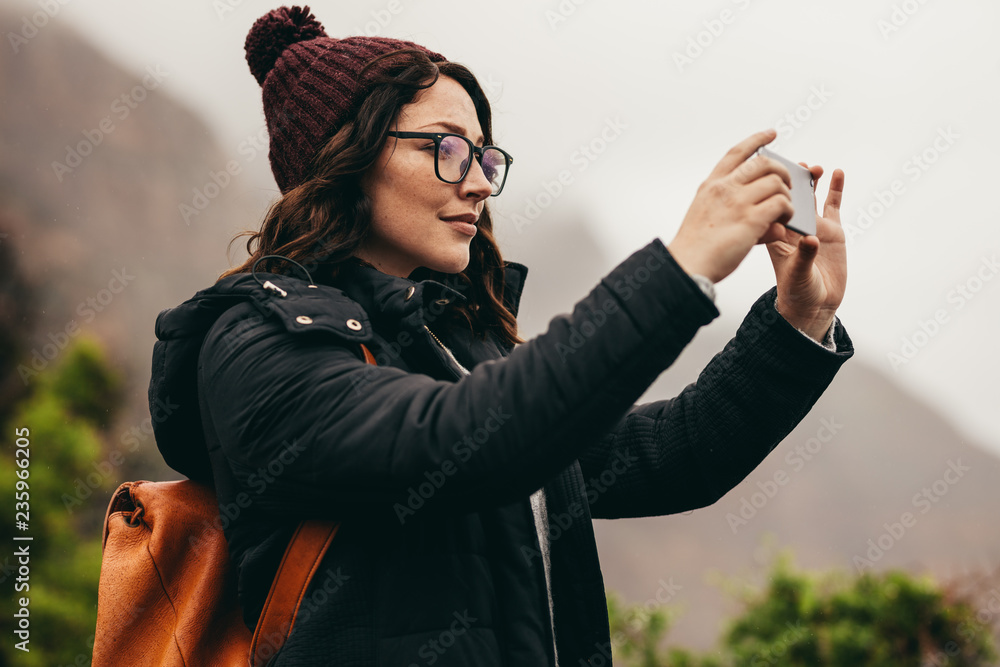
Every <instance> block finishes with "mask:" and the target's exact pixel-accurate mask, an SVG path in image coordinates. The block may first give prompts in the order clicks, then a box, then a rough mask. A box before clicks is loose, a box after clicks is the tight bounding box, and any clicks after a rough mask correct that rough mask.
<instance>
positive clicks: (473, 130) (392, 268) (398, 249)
mask: <svg viewBox="0 0 1000 667" xmlns="http://www.w3.org/2000/svg"><path fill="white" fill-rule="evenodd" d="M392 129H393V130H396V131H398V132H452V133H455V134H461V135H463V136H465V137H467V138H468V139H470V140H472V143H474V144H475V145H476V146H482V145H483V131H482V128H481V127H480V125H479V118H478V117H477V116H476V107H475V106H474V105H473V103H472V98H471V97H469V94H468V93H467V92H465V89H464V88H462V86H461V84H459V83H458V82H457V81H455V80H454V79H452V78H449V77H446V76H443V75H442V76H441V77H439V78H438V80H437V82H435V84H434V85H433V86H431V87H429V88H425V89H424V90H421V91H419V92H418V93H417V95H416V97H414V99H413V102H411V103H410V104H407V105H405V106H404V107H403V108H402V109H400V112H399V115H398V116H397V118H396V124H395V126H394V127H393V128H392ZM362 187H363V188H364V190H365V192H366V193H367V195H368V197H369V198H370V199H371V201H372V229H371V235H370V237H369V240H368V242H367V243H366V244H365V246H364V247H363V248H361V250H360V251H359V252H358V253H357V255H358V256H359V257H361V258H362V259H364V260H366V261H368V262H371V263H372V264H373V265H375V267H376V268H378V269H379V270H380V271H382V272H384V273H389V274H392V275H396V276H401V277H404V278H405V277H407V276H409V275H410V273H412V272H413V270H414V269H416V268H417V267H419V266H423V267H426V268H428V269H432V270H434V271H441V272H443V273H459V272H461V271H463V270H464V269H465V267H466V266H467V265H468V264H469V245H470V244H471V243H472V238H473V236H475V234H476V232H477V229H476V227H475V226H474V225H475V223H476V222H478V220H479V216H480V214H482V212H483V207H484V206H485V202H486V198H487V197H489V196H490V193H491V192H492V189H491V187H490V183H489V181H487V180H486V177H485V176H484V175H483V170H482V167H481V166H480V165H479V162H478V161H477V160H473V162H472V164H471V165H470V167H469V171H468V174H466V176H465V179H464V180H463V181H462V182H461V183H454V184H452V183H445V182H444V181H441V180H439V179H438V177H437V176H436V175H435V173H434V142H433V141H432V140H430V139H397V138H395V137H389V138H388V140H387V141H386V144H385V146H384V147H383V149H382V153H381V155H380V156H379V158H378V160H377V161H376V163H375V164H374V166H373V167H372V169H371V171H369V173H368V174H367V175H366V176H365V178H364V179H363V181H362ZM463 220H464V222H462V221H463Z"/></svg>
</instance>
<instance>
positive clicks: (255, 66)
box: [244, 6, 445, 194]
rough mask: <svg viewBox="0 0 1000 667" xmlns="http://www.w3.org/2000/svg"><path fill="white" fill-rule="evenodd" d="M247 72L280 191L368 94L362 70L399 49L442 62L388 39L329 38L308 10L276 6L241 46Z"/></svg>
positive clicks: (300, 178)
mask: <svg viewBox="0 0 1000 667" xmlns="http://www.w3.org/2000/svg"><path fill="white" fill-rule="evenodd" d="M244 48H245V50H246V54H247V63H248V64H249V65H250V72H251V73H252V74H253V75H254V78H256V79H257V83H259V84H260V85H261V87H262V88H263V97H264V118H265V120H266V121H267V132H268V135H269V136H270V143H271V148H270V158H271V171H272V172H273V173H274V180H275V181H277V183H278V187H279V188H280V189H281V192H282V193H283V194H284V193H286V192H288V191H289V190H291V189H292V188H294V187H295V186H297V185H299V184H300V183H302V181H303V179H304V178H305V174H306V170H307V169H308V168H309V164H310V162H311V161H312V158H313V156H315V155H316V153H317V152H319V149H320V148H322V145H323V142H324V141H325V140H326V139H327V138H328V137H329V136H331V135H332V134H333V133H334V132H336V130H338V129H339V128H340V127H341V126H342V125H343V123H344V122H345V121H346V120H348V118H347V115H348V113H350V112H351V110H352V109H354V108H355V107H356V106H357V104H358V103H359V102H360V101H361V98H362V97H363V95H365V94H366V92H367V87H366V85H365V82H364V81H362V80H361V70H362V68H363V67H364V66H365V65H366V64H367V63H369V62H371V61H372V60H374V59H375V58H378V57H379V56H383V55H385V54H387V53H392V52H393V51H399V50H401V49H417V50H420V51H423V52H424V53H426V54H427V56H428V57H429V58H430V59H431V61H433V62H442V61H444V60H445V57H444V56H442V55H441V54H439V53H435V52H433V51H430V50H428V49H426V48H424V47H423V46H420V45H419V44H415V43H413V42H407V41H404V40H399V39H390V38H387V37H361V36H358V37H345V38H343V39H333V38H331V37H329V36H327V34H326V31H325V30H324V29H323V26H322V25H321V24H320V23H319V21H317V20H316V17H315V16H313V15H312V13H310V11H309V7H308V6H306V7H280V8H278V9H275V10H272V11H270V12H268V13H267V14H265V15H264V16H262V17H260V18H259V19H257V21H256V22H255V23H254V24H253V27H252V28H250V33H249V34H248V35H247V40H246V44H245V47H244Z"/></svg>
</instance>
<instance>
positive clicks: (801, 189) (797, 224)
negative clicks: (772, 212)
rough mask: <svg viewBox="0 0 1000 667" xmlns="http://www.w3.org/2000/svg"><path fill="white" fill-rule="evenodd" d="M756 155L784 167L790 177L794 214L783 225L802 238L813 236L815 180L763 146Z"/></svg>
mask: <svg viewBox="0 0 1000 667" xmlns="http://www.w3.org/2000/svg"><path fill="white" fill-rule="evenodd" d="M757 155H763V156H764V157H768V158H771V159H772V160H774V161H775V162H780V163H781V164H783V165H785V167H787V168H788V173H789V174H790V175H791V177H792V208H794V209H795V214H794V215H793V216H792V219H791V220H789V221H788V222H786V223H785V226H786V227H788V228H789V229H791V230H792V231H796V232H798V233H799V234H802V235H803V236H810V235H812V236H815V235H816V197H815V192H816V180H815V179H814V178H813V176H812V172H810V171H809V170H808V169H806V168H805V167H803V166H802V165H800V164H797V163H795V162H792V161H791V160H789V159H787V158H783V157H781V156H780V155H778V154H777V153H775V152H774V151H769V150H768V149H767V148H765V147H764V146H761V147H760V148H758V149H757Z"/></svg>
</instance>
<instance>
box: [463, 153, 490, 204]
mask: <svg viewBox="0 0 1000 667" xmlns="http://www.w3.org/2000/svg"><path fill="white" fill-rule="evenodd" d="M461 186H462V195H463V196H464V197H470V196H474V197H475V198H476V199H486V198H487V197H489V196H490V195H491V194H493V184H492V183H490V181H489V179H487V178H486V173H485V172H484V171H483V165H481V164H480V163H479V160H476V159H473V160H472V164H471V165H469V173H467V174H466V175H465V179H464V180H463V181H462V183H461Z"/></svg>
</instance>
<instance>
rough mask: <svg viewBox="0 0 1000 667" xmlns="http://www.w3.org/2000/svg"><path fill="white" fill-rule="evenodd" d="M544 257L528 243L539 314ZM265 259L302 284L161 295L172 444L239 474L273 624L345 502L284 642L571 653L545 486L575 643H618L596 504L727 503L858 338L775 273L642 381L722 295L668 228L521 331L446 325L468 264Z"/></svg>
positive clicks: (153, 395)
mask: <svg viewBox="0 0 1000 667" xmlns="http://www.w3.org/2000/svg"><path fill="white" fill-rule="evenodd" d="M525 274H526V269H525V268H524V267H523V266H521V265H518V264H514V263H508V265H507V268H506V288H505V294H504V300H505V302H506V303H507V305H508V306H509V307H510V308H511V310H512V311H514V312H515V314H516V311H517V306H518V301H519V298H520V293H521V287H522V285H523V281H524V277H525ZM258 277H259V278H261V280H270V281H271V282H272V283H273V284H274V285H276V286H277V287H278V288H279V290H280V291H279V290H276V289H265V288H263V287H261V285H260V284H258V282H257V281H255V280H254V279H253V278H252V277H250V276H248V275H239V276H231V277H228V278H226V279H223V280H221V281H219V282H218V283H217V284H216V285H214V286H212V287H210V288H208V289H206V290H202V291H201V292H198V294H196V295H195V296H194V297H193V298H191V299H189V300H188V301H186V302H184V303H183V304H181V305H180V306H178V307H176V308H173V309H170V310H166V311H164V312H162V313H161V314H160V316H159V317H158V318H157V322H156V334H157V337H158V338H159V341H158V342H157V343H156V345H155V348H154V354H153V376H152V380H151V383H150V403H151V407H152V406H153V404H154V402H158V403H159V404H164V403H165V404H167V405H173V406H175V408H174V409H173V410H172V411H171V412H170V414H169V416H168V417H167V418H166V419H163V420H161V421H158V422H157V424H156V437H157V444H158V446H159V448H160V450H161V452H163V455H164V457H165V459H166V460H167V462H168V463H169V464H170V465H172V466H173V467H174V468H175V469H177V470H179V471H181V472H183V473H184V474H186V475H188V476H190V477H194V478H202V479H210V480H212V481H214V484H215V486H216V490H217V493H218V496H219V504H220V516H221V519H222V522H223V524H224V525H225V533H226V537H227V539H228V541H229V546H230V553H231V555H232V558H233V561H234V562H235V563H236V566H237V570H238V579H239V596H240V601H241V604H242V605H243V608H244V617H245V620H246V622H247V625H248V626H250V627H253V626H254V625H255V623H256V620H257V617H258V615H259V613H260V609H261V607H262V604H263V601H264V598H265V597H266V595H267V591H268V589H269V587H270V584H271V580H272V578H273V576H274V573H275V571H276V569H277V565H278V562H279V560H280V558H281V555H282V552H283V550H284V548H285V546H286V545H287V543H288V540H289V538H290V535H291V532H292V530H293V528H294V526H295V525H296V524H297V523H298V522H299V521H300V520H302V519H305V518H310V517H315V518H327V519H337V520H340V521H342V526H341V529H340V532H339V533H338V534H337V537H336V539H335V540H334V543H333V545H332V546H331V548H330V551H329V552H328V554H327V556H326V558H325V560H324V562H323V564H322V567H321V568H320V570H319V572H318V574H317V576H316V577H315V578H314V579H313V582H312V584H311V585H310V589H309V591H308V592H307V595H306V599H305V602H304V603H303V607H302V609H301V610H300V613H299V617H298V620H297V623H296V626H295V629H294V631H293V632H292V635H291V637H290V638H289V641H288V643H287V644H286V646H285V648H284V649H283V650H282V651H281V653H280V654H279V655H278V657H277V658H276V659H275V660H274V661H273V664H275V665H326V664H333V665H339V666H343V667H347V666H362V665H364V666H369V665H385V666H390V665H391V666H393V667H400V666H402V667H406V666H409V665H438V666H448V665H484V666H487V667H494V666H495V667H499V666H501V665H503V666H509V667H514V666H521V665H553V664H554V658H553V649H552V647H553V638H552V629H551V622H550V616H549V606H548V600H547V595H546V586H545V576H544V570H543V564H542V557H541V554H540V551H539V541H538V534H537V532H536V529H535V524H534V521H533V515H532V511H531V507H530V504H529V502H528V497H529V495H530V494H532V493H533V492H534V491H536V490H538V489H539V488H541V487H544V489H545V493H546V497H547V504H548V514H549V524H550V529H549V543H550V551H551V591H552V597H553V605H554V608H553V614H552V618H554V625H555V640H556V646H557V651H558V659H559V664H560V665H561V666H562V667H570V666H573V667H576V666H577V665H581V664H583V665H588V664H609V663H610V660H609V659H608V658H607V656H608V655H609V651H610V643H609V631H608V617H607V608H606V601H605V596H604V583H603V579H602V576H601V569H600V565H599V563H598V557H597V548H596V544H595V540H594V532H593V527H592V523H591V520H592V518H621V517H640V516H652V515H663V514H670V513H675V512H682V511H685V510H689V509H693V508H698V507H703V506H705V505H709V504H711V503H714V502H715V501H716V500H718V499H719V498H721V497H722V496H723V495H724V494H725V493H726V492H727V491H728V490H729V489H731V488H732V487H733V486H734V485H736V484H737V483H738V482H740V481H741V480H742V479H744V478H745V477H746V475H747V474H749V472H750V471H751V470H753V469H754V467H755V466H756V465H757V464H758V463H760V461H761V460H762V459H763V458H764V457H765V456H766V455H767V454H768V452H770V451H771V450H772V449H773V448H774V446H775V445H776V444H777V443H778V442H779V441H780V440H781V439H782V438H783V437H784V436H785V435H787V434H788V432H789V431H790V430H791V429H792V428H793V427H794V426H795V425H796V424H797V423H798V422H799V421H800V420H801V419H802V418H803V417H804V416H805V415H806V413H807V412H808V411H809V409H810V408H811V406H812V405H813V404H814V402H815V401H816V400H817V398H818V397H819V396H820V394H821V393H822V392H823V390H824V389H825V388H826V387H827V385H828V384H829V383H830V381H831V380H832V379H833V376H834V375H835V374H836V372H837V370H838V369H839V367H840V365H841V364H842V363H844V361H846V360H847V359H848V358H850V357H851V356H852V354H853V347H852V345H851V341H850V338H849V337H848V335H847V333H846V331H845V330H844V329H843V327H842V325H841V324H840V322H839V320H838V321H837V322H836V323H835V341H836V344H837V350H836V351H835V352H833V351H829V350H827V349H824V348H823V347H821V346H820V345H817V344H816V343H815V342H813V341H811V340H808V339H807V338H806V337H805V336H803V335H802V334H801V333H799V332H797V331H795V329H794V328H792V327H791V326H790V325H789V324H788V323H787V322H786V321H785V320H784V319H783V318H782V317H781V316H780V315H778V314H777V312H776V311H775V310H774V297H775V289H774V288H772V289H771V290H770V291H769V292H767V293H766V294H764V295H763V296H762V297H761V298H760V299H759V300H758V301H757V302H756V303H755V304H754V305H753V307H752V308H751V310H750V313H749V314H748V315H747V317H746V319H745V320H744V321H743V323H742V325H741V326H740V328H739V331H738V332H737V334H736V336H735V337H734V338H733V340H732V341H730V343H729V344H727V345H726V347H725V349H724V350H723V351H722V352H721V353H720V354H718V355H716V357H715V358H714V359H713V360H712V361H711V362H710V363H709V364H708V366H707V367H706V368H705V370H704V371H703V372H702V373H701V375H700V377H699V379H698V381H697V382H695V383H693V384H691V385H689V386H688V387H687V388H685V389H684V391H683V392H681V394H680V395H678V396H677V397H676V398H674V399H672V400H667V401H656V402H652V403H647V404H644V405H638V406H637V405H635V401H636V400H637V399H638V398H639V396H640V395H641V394H642V393H643V392H644V391H645V390H646V389H647V387H649V385H650V384H651V383H652V382H653V381H654V380H655V379H656V378H657V376H658V375H659V374H660V373H662V372H663V371H664V370H665V369H666V368H667V367H669V366H670V365H671V363H672V362H673V361H674V359H675V358H676V357H677V356H678V355H679V354H680V352H681V350H682V349H683V348H684V346H685V345H686V344H687V343H688V342H689V341H690V340H691V338H692V337H693V336H694V335H695V333H696V332H697V330H698V328H699V327H701V326H702V325H704V324H706V323H708V322H710V321H711V320H712V319H714V318H715V317H716V316H717V315H718V310H716V308H715V306H714V305H713V303H712V302H711V300H710V299H708V298H707V297H706V296H705V295H704V294H703V293H702V292H701V290H700V289H699V288H698V286H697V284H696V283H694V282H693V281H692V280H691V279H690V278H689V277H688V276H687V275H686V274H685V273H684V271H683V270H682V269H681V268H680V267H679V266H678V265H677V264H676V262H675V261H674V260H673V258H672V257H671V256H670V254H669V252H668V251H667V249H666V247H665V246H664V245H663V244H662V243H661V242H660V241H659V240H654V241H653V242H651V243H649V244H648V245H647V246H646V247H644V248H642V249H640V250H638V251H637V252H635V253H634V254H633V255H632V256H630V257H629V258H628V259H626V260H625V261H624V262H622V263H621V264H620V265H619V266H618V267H616V268H615V269H614V270H613V271H611V272H610V273H609V274H608V275H607V276H606V277H605V278H604V279H603V280H601V281H600V283H599V284H598V285H597V286H596V287H594V289H593V290H592V291H591V292H590V294H589V295H588V296H587V297H585V298H584V299H582V300H581V301H580V302H579V303H577V305H576V307H575V308H574V310H573V312H572V313H570V314H566V315H560V316H558V317H555V318H554V319H553V320H552V321H551V323H550V325H549V328H548V330H547V331H546V332H545V333H543V334H542V335H540V336H538V337H537V338H535V339H533V340H531V341H529V342H527V343H525V344H523V345H519V346H516V347H515V348H514V349H508V348H507V347H506V346H505V345H503V344H501V343H500V342H499V340H498V339H497V338H495V337H493V336H492V335H490V336H487V338H486V340H480V339H477V338H475V337H473V336H472V335H471V334H470V333H469V332H468V331H467V330H463V329H462V328H461V327H459V326H456V325H446V322H447V321H449V320H448V318H447V317H446V314H447V313H446V311H447V309H448V308H449V307H450V305H451V304H452V303H454V302H455V301H456V300H460V299H463V298H465V297H464V296H463V295H462V293H461V290H460V289H457V288H456V286H448V285H444V284H442V283H439V282H435V281H432V280H408V279H403V278H398V277H394V276H390V275H386V274H383V273H380V272H378V271H376V270H374V269H372V268H370V267H364V266H361V265H358V266H355V267H354V268H352V269H351V270H350V271H348V272H347V274H346V276H345V277H344V278H343V280H342V281H339V282H338V285H337V286H336V287H334V286H332V285H324V284H319V285H316V286H308V285H307V282H306V281H304V280H300V279H297V278H293V277H289V276H283V275H274V274H258ZM411 277H412V276H411ZM317 279H318V277H317ZM360 343H364V344H365V345H367V346H368V347H369V348H370V349H371V351H372V352H373V353H374V354H375V356H376V358H377V361H378V366H370V365H366V364H365V362H364V360H363V357H362V353H361V348H360V345H359V344H360ZM446 348H447V349H446ZM459 365H461V366H462V367H464V368H465V369H468V370H469V371H471V374H469V375H465V374H464V373H463V372H462V369H461V368H460V367H459ZM176 406H179V407H176Z"/></svg>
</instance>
